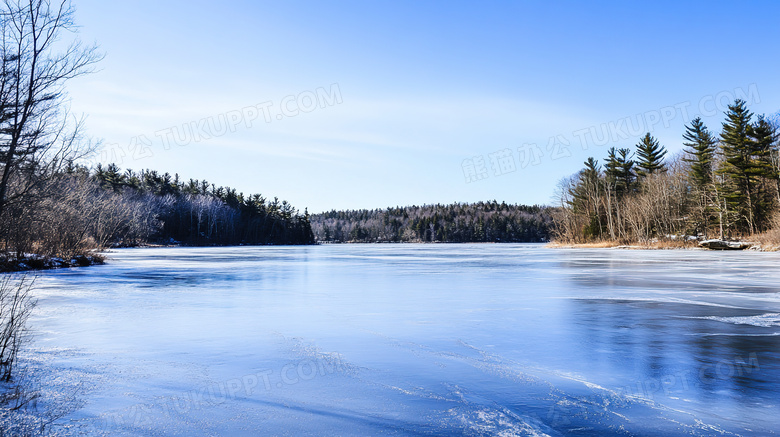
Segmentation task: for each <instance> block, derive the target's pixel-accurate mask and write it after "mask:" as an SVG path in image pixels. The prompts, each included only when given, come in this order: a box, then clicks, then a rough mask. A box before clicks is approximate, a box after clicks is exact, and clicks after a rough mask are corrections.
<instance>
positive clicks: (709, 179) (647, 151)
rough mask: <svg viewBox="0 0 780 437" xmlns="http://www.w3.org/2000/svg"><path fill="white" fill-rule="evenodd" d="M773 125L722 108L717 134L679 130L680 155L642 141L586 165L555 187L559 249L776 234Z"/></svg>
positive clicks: (697, 122) (779, 164)
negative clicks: (602, 242) (606, 243)
mask: <svg viewBox="0 0 780 437" xmlns="http://www.w3.org/2000/svg"><path fill="white" fill-rule="evenodd" d="M778 132H780V130H779V129H778V119H777V116H775V117H774V118H773V119H768V118H767V117H764V116H755V115H754V114H753V113H751V112H750V111H749V110H748V108H747V107H746V104H745V102H744V101H742V100H737V101H735V102H734V103H733V104H732V105H729V107H728V111H726V113H725V120H724V121H723V123H722V126H721V131H720V133H719V134H715V133H713V132H711V131H710V130H709V129H708V128H707V126H705V125H704V123H703V122H702V120H701V119H699V118H696V119H694V120H693V121H692V122H691V123H690V124H689V125H687V126H686V130H685V133H684V135H683V138H682V143H683V146H684V149H683V152H682V153H681V154H679V155H677V156H675V157H672V158H670V159H667V156H666V154H667V150H666V148H665V147H664V146H662V145H660V144H659V143H658V141H657V140H656V139H655V138H653V137H652V136H651V135H650V134H649V133H648V134H647V135H645V136H644V137H643V138H642V139H641V141H640V142H639V143H638V144H637V145H636V147H635V151H633V152H632V150H631V149H629V148H620V149H615V148H614V147H613V148H611V149H609V151H608V152H607V158H606V159H605V161H604V165H603V166H601V165H599V163H598V161H597V160H595V159H593V158H588V160H587V161H586V162H585V168H583V169H582V170H581V171H580V172H578V173H577V174H575V175H573V176H571V177H569V178H567V179H564V180H563V181H562V182H561V184H560V186H559V197H560V206H561V207H562V208H561V209H559V210H557V214H555V223H556V226H555V229H556V231H555V238H556V239H557V240H560V241H563V242H589V241H600V240H609V241H618V242H623V243H631V242H647V241H651V240H663V239H667V240H671V239H676V240H680V239H689V240H693V239H705V238H721V239H723V238H746V237H751V238H755V239H758V240H759V241H762V239H763V240H767V239H769V241H773V239H774V236H775V234H776V230H778V229H780V215H779V214H780V155H779V153H778V152H779V149H780V144H779V139H778Z"/></svg>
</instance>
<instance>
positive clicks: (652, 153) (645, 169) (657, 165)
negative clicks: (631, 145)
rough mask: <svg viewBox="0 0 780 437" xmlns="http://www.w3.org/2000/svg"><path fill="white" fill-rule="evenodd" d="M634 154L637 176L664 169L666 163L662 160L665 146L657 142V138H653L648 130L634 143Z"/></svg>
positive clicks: (644, 175)
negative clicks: (635, 156)
mask: <svg viewBox="0 0 780 437" xmlns="http://www.w3.org/2000/svg"><path fill="white" fill-rule="evenodd" d="M636 155H637V158H638V159H637V161H636V167H637V170H636V174H637V176H638V177H642V178H643V177H646V176H648V175H651V174H653V173H656V172H662V171H666V164H664V162H663V160H664V156H665V155H666V148H664V146H662V145H660V144H658V140H656V139H655V138H653V136H652V135H650V132H648V133H647V134H645V136H644V137H642V139H641V140H640V141H639V143H638V144H637V145H636Z"/></svg>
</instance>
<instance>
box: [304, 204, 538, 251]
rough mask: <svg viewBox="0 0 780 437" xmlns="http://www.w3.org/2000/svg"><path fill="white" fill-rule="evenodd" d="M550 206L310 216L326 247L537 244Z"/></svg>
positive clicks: (437, 208)
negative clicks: (480, 243)
mask: <svg viewBox="0 0 780 437" xmlns="http://www.w3.org/2000/svg"><path fill="white" fill-rule="evenodd" d="M551 224H552V217H551V213H550V208H548V207H544V206H526V205H509V204H506V203H505V202H501V203H498V202H496V201H495V200H494V201H492V202H477V203H454V204H450V205H440V204H437V205H423V206H407V207H394V208H386V209H373V210H366V209H363V210H354V211H335V210H333V211H330V212H325V213H322V214H314V215H312V216H311V225H312V230H313V232H314V235H315V238H316V239H317V240H318V241H321V242H328V243H347V242H351V243H377V242H394V243H398V242H443V243H473V242H506V243H510V242H541V241H547V240H548V239H549V237H550V233H549V229H550V226H551Z"/></svg>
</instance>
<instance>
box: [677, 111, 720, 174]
mask: <svg viewBox="0 0 780 437" xmlns="http://www.w3.org/2000/svg"><path fill="white" fill-rule="evenodd" d="M683 139H684V140H685V141H686V142H684V143H683V145H684V146H685V147H686V148H687V149H686V150H685V152H686V153H687V154H688V156H687V157H685V158H683V160H684V161H685V162H689V163H691V171H690V176H691V180H693V182H694V184H695V185H696V186H697V187H698V188H699V189H702V188H703V187H705V186H707V185H709V184H710V183H712V160H713V158H714V157H715V145H716V140H715V138H714V137H713V136H712V134H711V133H710V131H709V130H708V129H707V126H705V125H704V123H702V121H701V118H699V117H696V118H695V119H693V121H692V122H691V125H690V126H686V127H685V134H683Z"/></svg>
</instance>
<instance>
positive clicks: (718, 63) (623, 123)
mask: <svg viewBox="0 0 780 437" xmlns="http://www.w3.org/2000/svg"><path fill="white" fill-rule="evenodd" d="M73 4H74V6H75V8H76V16H75V18H76V21H77V24H79V25H80V30H79V37H80V38H81V39H82V40H84V41H86V42H96V43H97V44H98V45H99V46H100V48H101V50H102V51H103V52H104V53H105V55H106V57H105V60H104V61H103V62H102V63H101V64H100V68H101V70H100V71H99V72H97V73H95V74H92V75H89V76H85V77H81V78H78V79H76V80H74V81H72V82H71V83H70V84H69V87H68V88H69V95H70V98H71V99H72V101H71V106H72V110H73V111H74V112H76V113H78V114H82V113H83V114H85V115H87V117H88V118H87V128H88V133H89V134H90V135H91V136H93V137H95V138H100V139H103V141H104V148H103V150H102V153H101V154H99V155H98V156H96V157H95V159H94V161H95V162H98V161H102V162H107V161H114V162H117V163H119V164H120V166H121V167H122V168H132V169H135V170H140V169H142V168H151V169H156V170H159V171H162V172H166V171H167V172H170V173H179V174H180V175H181V176H182V177H183V178H190V177H192V178H199V179H207V180H208V181H209V182H214V183H216V184H218V185H228V186H232V187H235V188H237V189H238V190H239V191H243V192H244V193H247V194H248V193H256V192H259V193H262V194H264V195H266V196H270V197H273V196H278V197H279V198H280V199H286V200H288V201H290V202H292V203H293V205H295V206H296V207H298V208H300V209H301V210H302V209H303V208H304V207H308V208H309V211H310V212H320V211H323V210H329V209H356V208H382V207H386V206H394V205H411V204H423V203H429V204H430V203H450V202H456V201H457V202H473V201H478V200H490V199H497V200H498V201H499V202H500V201H506V202H511V203H527V204H533V203H551V202H552V201H553V193H554V190H555V186H556V184H557V182H558V181H559V180H560V179H561V178H562V177H565V176H567V175H569V174H572V173H574V172H576V171H577V170H579V169H580V168H581V166H582V161H584V160H585V159H586V158H587V157H588V156H594V157H596V158H598V159H599V160H601V159H603V157H604V156H605V155H606V150H607V149H608V148H609V147H611V146H616V147H629V146H633V145H634V144H636V143H637V141H638V138H639V136H641V135H642V134H644V132H645V131H651V132H652V134H653V135H655V136H656V137H657V138H659V140H660V141H661V143H662V144H664V145H665V146H666V147H667V148H668V149H669V150H670V151H671V152H672V153H674V152H677V151H679V150H681V148H682V145H681V135H682V132H683V130H684V125H685V123H686V122H688V121H690V119H691V118H693V117H695V116H697V115H702V118H703V119H704V121H705V123H706V124H707V125H708V126H709V127H710V128H711V129H712V130H715V131H718V130H719V129H720V122H721V119H722V116H721V114H722V110H723V109H725V105H726V104H727V103H728V102H729V101H730V100H733V98H735V97H743V98H747V100H748V103H749V104H750V108H751V109H752V110H753V111H754V112H756V113H766V114H773V113H776V112H777V111H778V110H780V98H779V97H778V95H779V93H780V81H778V80H777V78H778V74H780V58H778V57H777V56H776V50H775V48H776V47H777V41H780V26H778V24H777V17H778V16H780V2H775V1H766V2H739V3H738V2H647V3H637V2H599V3H598V4H591V3H590V2H588V3H586V2H479V3H477V2H473V3H472V2H468V3H467V2H425V3H422V2H412V1H409V2H313V1H312V2H304V1H298V2H293V1H291V2H279V1H274V2H264V1H235V0H234V1H230V0H226V1H222V2H206V1H187V2H184V1H166V2H159V1H147V0H140V1H134V2H105V1H97V0H74V1H73ZM283 105H284V106H283ZM253 108H254V109H253ZM264 111H267V112H264ZM266 115H267V116H268V119H266ZM632 122H633V125H632V124H631V123H632ZM209 123H211V124H209ZM640 131H641V132H640ZM603 133H606V134H607V138H606V139H604V140H599V137H603V136H604V135H603ZM174 135H178V136H174ZM551 138H552V139H553V140H552V142H551ZM144 144H145V145H144ZM502 151H503V152H502ZM507 151H508V154H507ZM480 159H481V161H480ZM480 164H481V165H484V167H481V166H480Z"/></svg>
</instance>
